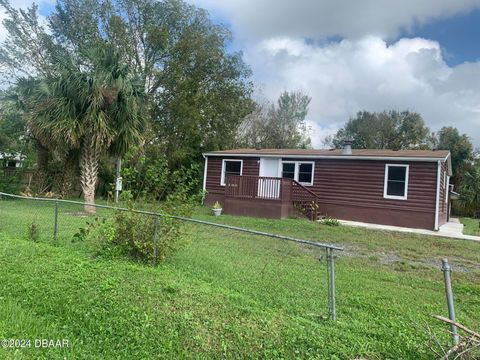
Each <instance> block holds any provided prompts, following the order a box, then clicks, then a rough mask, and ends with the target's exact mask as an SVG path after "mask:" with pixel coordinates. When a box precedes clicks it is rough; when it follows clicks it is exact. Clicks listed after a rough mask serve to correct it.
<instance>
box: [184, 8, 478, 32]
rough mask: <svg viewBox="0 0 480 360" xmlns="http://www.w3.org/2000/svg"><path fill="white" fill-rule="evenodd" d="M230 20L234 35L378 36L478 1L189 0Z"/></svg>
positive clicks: (460, 9)
mask: <svg viewBox="0 0 480 360" xmlns="http://www.w3.org/2000/svg"><path fill="white" fill-rule="evenodd" d="M190 1H192V2H194V3H196V4H197V5H199V6H202V7H205V8H207V9H212V10H214V11H215V12H219V13H220V14H221V15H222V16H223V17H226V18H227V19H229V21H231V23H232V25H233V29H234V30H235V33H236V34H237V36H240V37H241V38H244V37H245V38H248V39H250V40H252V39H263V38H269V37H272V36H291V37H312V38H319V37H326V36H335V35H338V36H342V37H348V38H357V37H363V36H365V35H378V36H381V37H383V38H385V37H391V36H395V35H396V34H398V31H399V30H400V29H405V30H409V29H411V27H412V26H413V25H415V24H423V23H426V22H429V21H431V20H434V19H441V18H447V17H450V16H453V15H456V14H459V13H463V12H467V11H471V10H473V9H475V8H479V7H480V1H479V0H403V1H399V0H396V1H394V0H364V1H359V0H296V1H289V0H281V1H279V0H256V1H251V0H190Z"/></svg>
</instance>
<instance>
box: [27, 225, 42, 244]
mask: <svg viewBox="0 0 480 360" xmlns="http://www.w3.org/2000/svg"><path fill="white" fill-rule="evenodd" d="M27 237H28V239H29V240H32V241H34V242H38V241H39V240H40V227H39V226H38V224H37V223H36V222H32V223H31V224H30V225H28V229H27Z"/></svg>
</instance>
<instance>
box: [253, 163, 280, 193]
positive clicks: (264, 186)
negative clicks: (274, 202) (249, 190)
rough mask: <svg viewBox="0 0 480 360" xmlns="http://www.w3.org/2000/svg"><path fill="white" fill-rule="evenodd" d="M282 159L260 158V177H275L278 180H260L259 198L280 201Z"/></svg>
mask: <svg viewBox="0 0 480 360" xmlns="http://www.w3.org/2000/svg"><path fill="white" fill-rule="evenodd" d="M280 164H281V161H280V158H260V176H266V177H275V178H278V180H277V179H259V180H258V197H263V198H267V199H278V198H279V196H280V181H281V179H280V177H281V169H280Z"/></svg>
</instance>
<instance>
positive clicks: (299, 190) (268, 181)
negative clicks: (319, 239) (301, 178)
mask: <svg viewBox="0 0 480 360" xmlns="http://www.w3.org/2000/svg"><path fill="white" fill-rule="evenodd" d="M225 197H226V198H240V199H263V200H272V201H279V202H283V203H291V204H293V205H294V207H295V209H296V210H297V211H299V212H301V213H303V214H304V215H305V216H307V217H308V218H309V219H311V220H317V219H318V218H319V216H320V212H319V204H320V198H319V196H318V195H317V194H315V193H314V192H313V191H312V190H310V189H308V188H307V187H305V186H304V185H302V184H300V183H299V182H298V181H295V180H293V179H287V178H278V177H267V176H244V175H242V176H241V175H227V177H226V180H225Z"/></svg>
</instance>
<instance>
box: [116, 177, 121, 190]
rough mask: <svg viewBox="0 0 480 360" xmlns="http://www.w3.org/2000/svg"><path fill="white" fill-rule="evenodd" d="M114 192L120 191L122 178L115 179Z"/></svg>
mask: <svg viewBox="0 0 480 360" xmlns="http://www.w3.org/2000/svg"><path fill="white" fill-rule="evenodd" d="M115 191H122V178H121V177H119V178H117V182H116V183H115Z"/></svg>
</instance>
